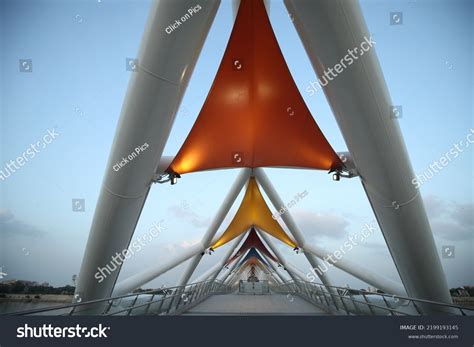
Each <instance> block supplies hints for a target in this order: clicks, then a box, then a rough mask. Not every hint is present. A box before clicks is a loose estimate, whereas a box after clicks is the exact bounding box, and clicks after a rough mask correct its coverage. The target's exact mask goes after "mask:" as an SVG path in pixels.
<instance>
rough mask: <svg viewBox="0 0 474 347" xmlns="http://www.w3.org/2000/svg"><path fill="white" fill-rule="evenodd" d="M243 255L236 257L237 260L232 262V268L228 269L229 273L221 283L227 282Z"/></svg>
mask: <svg viewBox="0 0 474 347" xmlns="http://www.w3.org/2000/svg"><path fill="white" fill-rule="evenodd" d="M243 256H244V255H243V254H241V255H240V256H239V257H237V259H235V260H234V264H232V266H231V267H230V269H229V271H228V272H227V273H226V274H225V275H224V276H223V277H222V283H225V281H226V280H227V278H228V277H229V276H230V275H231V274H232V273H233V271H234V270H235V268H236V267H237V265H238V264H239V261H240V259H242V257H243Z"/></svg>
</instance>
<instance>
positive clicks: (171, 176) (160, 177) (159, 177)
mask: <svg viewBox="0 0 474 347" xmlns="http://www.w3.org/2000/svg"><path fill="white" fill-rule="evenodd" d="M178 178H181V175H180V174H178V173H176V172H164V173H159V174H158V173H156V174H155V175H154V176H153V183H160V184H163V183H167V182H171V185H175V184H176V183H178Z"/></svg>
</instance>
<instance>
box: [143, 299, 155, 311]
mask: <svg viewBox="0 0 474 347" xmlns="http://www.w3.org/2000/svg"><path fill="white" fill-rule="evenodd" d="M154 298H155V294H153V295H152V296H151V299H150V303H149V304H148V306H147V307H146V310H145V314H148V311H149V310H150V306H151V303H152V302H153V299H154Z"/></svg>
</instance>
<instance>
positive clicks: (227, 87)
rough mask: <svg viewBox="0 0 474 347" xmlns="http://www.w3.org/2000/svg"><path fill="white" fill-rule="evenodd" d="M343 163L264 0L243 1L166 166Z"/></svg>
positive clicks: (326, 165)
mask: <svg viewBox="0 0 474 347" xmlns="http://www.w3.org/2000/svg"><path fill="white" fill-rule="evenodd" d="M342 166H343V164H342V162H341V160H340V159H339V157H338V156H337V154H336V153H335V152H334V150H333V149H332V148H331V146H330V145H329V143H328V141H327V140H326V138H325V137H324V135H323V134H322V132H321V130H320V129H319V127H318V125H317V124H316V122H315V121H314V119H313V117H312V115H311V113H310V111H309V110H308V108H307V106H306V104H305V103H304V100H303V98H302V97H301V94H300V93H299V91H298V88H297V87H296V84H295V82H294V81H293V78H292V77H291V74H290V71H289V69H288V66H287V65H286V63H285V59H284V57H283V55H282V52H281V50H280V47H279V46H278V42H277V40H276V37H275V35H274V33H273V30H272V27H271V24H270V20H269V19H268V16H267V12H266V10H265V7H264V4H263V1H261V0H241V3H240V8H239V11H238V14H237V17H236V20H235V23H234V28H233V30H232V34H231V36H230V39H229V43H228V45H227V48H226V51H225V54H224V57H223V58H222V62H221V65H220V67H219V70H218V72H217V75H216V78H215V80H214V83H213V85H212V88H211V90H210V92H209V94H208V96H207V99H206V101H205V103H204V105H203V107H202V110H201V112H200V114H199V116H198V118H197V120H196V122H195V124H194V126H193V128H192V129H191V132H190V133H189V135H188V137H187V138H186V140H185V142H184V144H183V146H182V147H181V149H180V150H179V152H178V154H177V155H176V157H175V159H174V160H173V162H172V163H171V165H170V167H169V168H168V170H167V171H168V172H174V173H178V174H184V173H189V172H195V171H202V170H208V169H216V168H230V167H250V168H255V167H304V168H314V169H324V170H328V169H336V168H341V167H342Z"/></svg>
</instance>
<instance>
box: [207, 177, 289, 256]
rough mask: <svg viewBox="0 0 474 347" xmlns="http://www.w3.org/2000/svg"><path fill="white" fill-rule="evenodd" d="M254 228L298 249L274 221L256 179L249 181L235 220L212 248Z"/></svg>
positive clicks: (251, 178) (252, 178)
mask: <svg viewBox="0 0 474 347" xmlns="http://www.w3.org/2000/svg"><path fill="white" fill-rule="evenodd" d="M252 226H256V227H258V228H260V229H261V230H263V231H265V232H267V233H269V234H270V235H272V236H274V237H276V238H277V239H279V240H281V241H282V242H284V243H286V244H288V245H290V246H291V247H293V248H295V247H297V245H296V242H295V241H293V240H292V239H290V237H289V236H288V235H287V234H286V232H285V231H284V230H283V229H282V228H281V226H280V224H278V222H277V221H276V220H275V219H273V217H272V213H271V211H270V209H269V208H268V206H267V204H266V202H265V200H264V199H263V196H262V193H260V189H258V186H257V182H256V181H255V178H254V177H250V179H249V182H248V185H247V190H246V192H245V195H244V198H243V200H242V203H241V204H240V206H239V209H238V210H237V213H236V214H235V216H234V218H233V219H232V221H231V222H230V224H229V226H228V227H227V229H226V230H225V231H224V233H223V234H222V235H221V237H220V238H219V239H218V240H217V241H216V242H215V243H214V244H213V245H212V246H211V248H212V249H216V248H217V247H220V246H222V245H224V244H226V243H227V242H229V241H231V240H232V239H234V238H236V237H237V236H239V235H240V234H242V233H244V232H246V231H247V230H249V229H250V228H251V227H252Z"/></svg>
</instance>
